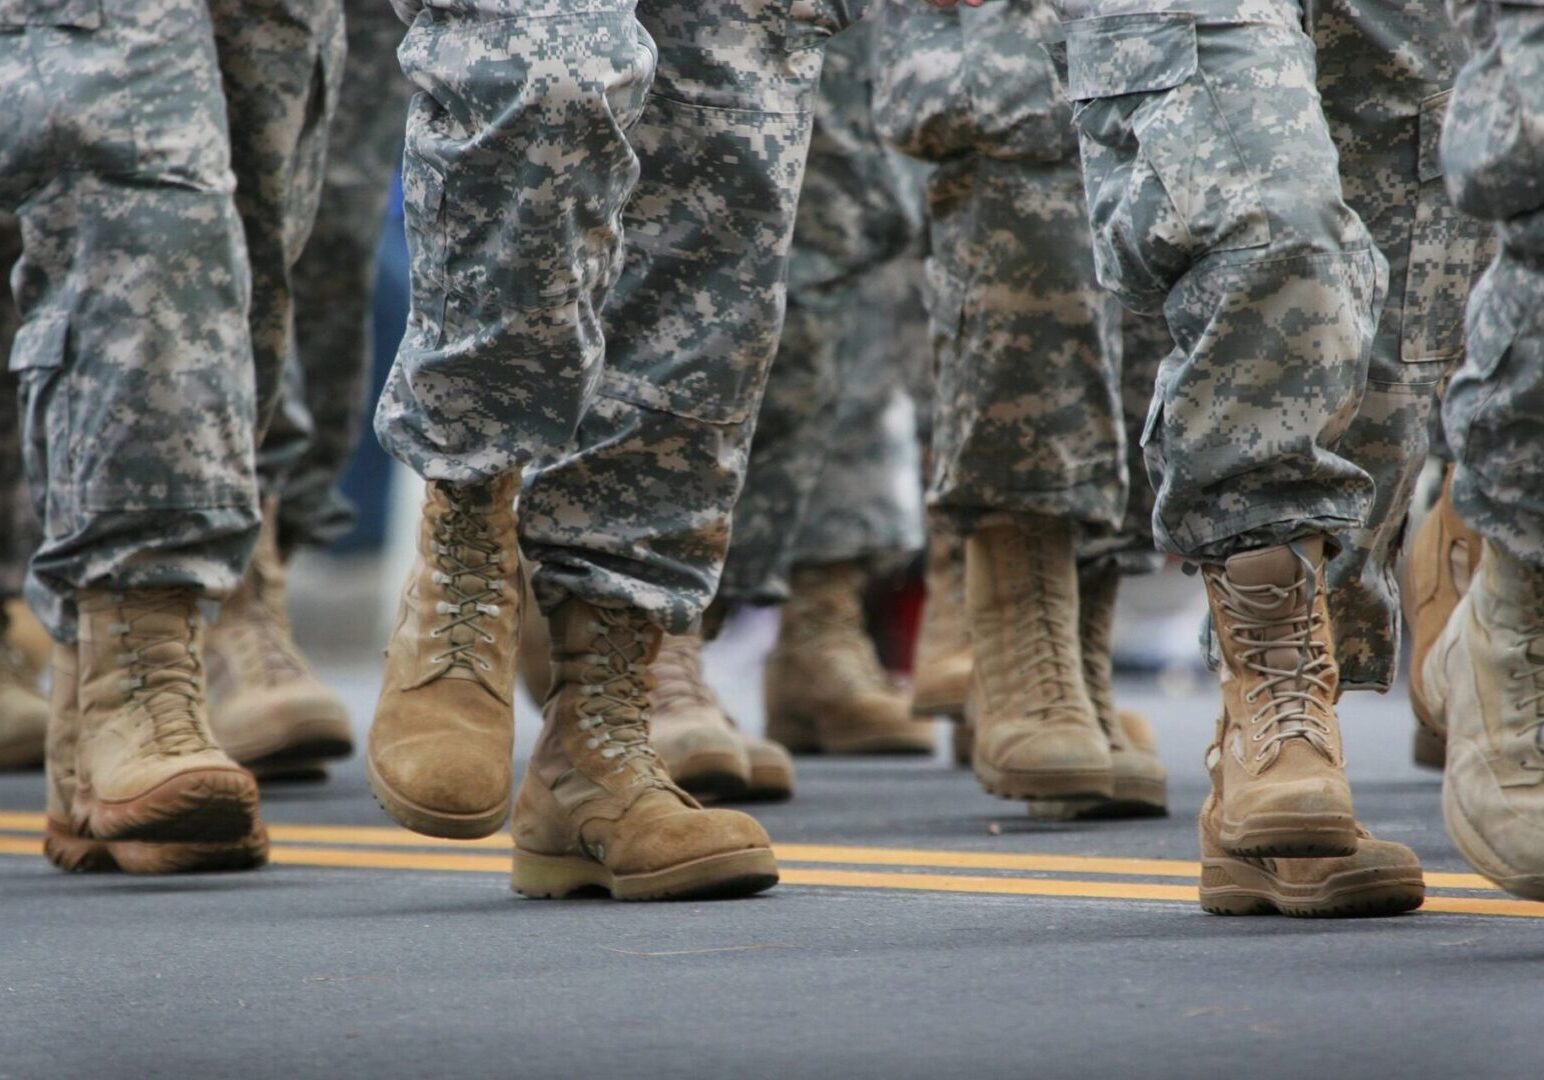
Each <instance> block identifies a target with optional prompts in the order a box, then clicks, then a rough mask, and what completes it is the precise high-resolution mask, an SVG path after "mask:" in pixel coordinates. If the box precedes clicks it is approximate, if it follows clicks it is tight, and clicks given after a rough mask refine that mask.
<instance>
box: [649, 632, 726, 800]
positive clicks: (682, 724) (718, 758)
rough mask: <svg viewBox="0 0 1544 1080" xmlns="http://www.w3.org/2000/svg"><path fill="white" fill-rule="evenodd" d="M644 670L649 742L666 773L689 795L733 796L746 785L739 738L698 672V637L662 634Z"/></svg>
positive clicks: (700, 666) (700, 646)
mask: <svg viewBox="0 0 1544 1080" xmlns="http://www.w3.org/2000/svg"><path fill="white" fill-rule="evenodd" d="M650 670H651V671H652V672H653V675H654V689H653V690H651V691H649V709H650V713H651V715H652V717H653V722H652V724H651V725H650V741H651V742H652V743H653V744H654V749H655V750H657V751H658V752H659V756H660V757H661V758H662V759H664V762H665V766H666V768H668V769H669V770H670V776H671V778H672V779H673V780H675V782H676V783H678V784H680V785H681V786H682V787H683V788H685V789H686V790H687V791H689V792H691V793H692V794H693V795H699V796H702V797H704V798H719V799H733V798H736V797H739V796H742V795H744V794H745V791H746V789H747V788H748V787H749V786H750V780H751V762H750V755H749V754H748V753H747V750H746V746H745V740H744V738H743V737H742V736H741V735H740V733H739V732H738V731H737V730H735V729H734V728H733V727H731V726H730V724H729V718H728V717H726V716H725V715H724V710H723V708H722V707H720V705H719V703H718V698H717V697H716V696H715V695H714V693H713V691H712V690H710V689H709V688H708V685H707V683H706V682H705V681H704V680H703V676H702V639H701V638H700V637H698V636H697V635H696V634H666V635H665V636H664V639H663V640H662V641H661V643H660V647H659V655H658V656H657V657H656V658H655V660H654V663H653V664H652V665H651V667H650Z"/></svg>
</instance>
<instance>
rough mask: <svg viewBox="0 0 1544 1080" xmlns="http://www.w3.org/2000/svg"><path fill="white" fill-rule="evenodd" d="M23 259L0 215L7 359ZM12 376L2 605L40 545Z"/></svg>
mask: <svg viewBox="0 0 1544 1080" xmlns="http://www.w3.org/2000/svg"><path fill="white" fill-rule="evenodd" d="M19 258H21V229H20V227H19V226H18V225H17V222H16V219H15V218H14V217H12V216H11V215H10V214H7V213H4V212H3V211H0V356H4V357H8V356H10V355H11V342H12V341H14V340H15V338H16V328H17V327H18V326H19V325H20V324H21V314H20V312H18V311H17V310H16V303H15V301H14V300H12V299H11V267H13V266H15V265H16V260H17V259H19ZM17 389H18V387H17V382H16V376H14V375H12V374H11V373H10V372H9V371H3V372H0V603H3V602H4V601H5V600H7V599H9V598H11V597H14V596H20V595H21V590H22V583H23V582H24V581H26V578H27V560H28V559H30V558H31V557H32V550H33V548H35V547H37V545H38V521H37V515H36V514H34V513H33V512H32V500H31V496H30V495H29V494H28V492H27V474H26V472H25V470H24V469H23V468H22V453H21V425H20V422H19V421H20V419H21V418H20V415H19V409H20V403H19V402H18V400H17V396H16V392H17Z"/></svg>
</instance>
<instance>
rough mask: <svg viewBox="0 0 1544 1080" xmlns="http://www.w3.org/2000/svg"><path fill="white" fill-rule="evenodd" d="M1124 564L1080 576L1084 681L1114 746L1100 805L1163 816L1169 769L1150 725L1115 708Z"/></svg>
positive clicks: (1111, 811)
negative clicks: (1108, 792) (1107, 794)
mask: <svg viewBox="0 0 1544 1080" xmlns="http://www.w3.org/2000/svg"><path fill="white" fill-rule="evenodd" d="M1119 589H1120V569H1119V568H1118V567H1117V566H1115V565H1114V564H1113V563H1108V564H1106V565H1104V566H1101V567H1098V568H1090V569H1088V570H1086V571H1085V572H1084V573H1083V574H1082V575H1081V576H1080V578H1079V590H1078V629H1079V633H1078V645H1079V648H1080V649H1081V651H1082V654H1083V685H1084V686H1085V687H1086V688H1087V690H1088V697H1089V700H1090V701H1092V702H1093V705H1094V714H1095V715H1096V716H1097V717H1098V718H1099V727H1100V728H1101V729H1102V730H1103V731H1104V735H1105V739H1106V740H1107V741H1108V743H1109V746H1110V776H1111V778H1112V779H1113V781H1114V794H1113V795H1112V796H1111V798H1110V801H1109V802H1107V803H1101V804H1099V806H1098V808H1097V811H1096V812H1097V813H1098V814H1099V815H1100V816H1101V817H1152V816H1157V817H1162V816H1163V815H1165V814H1167V813H1168V812H1169V795H1168V777H1169V774H1168V770H1167V769H1165V768H1164V767H1163V763H1162V762H1160V761H1159V760H1158V752H1157V745H1156V743H1155V741H1154V739H1153V729H1152V725H1150V724H1149V723H1148V722H1147V718H1146V717H1145V716H1143V715H1141V714H1140V713H1135V712H1132V711H1130V710H1128V709H1117V708H1116V707H1115V688H1114V636H1115V598H1116V594H1117V593H1118V591H1119Z"/></svg>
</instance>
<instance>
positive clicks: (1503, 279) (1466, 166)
mask: <svg viewBox="0 0 1544 1080" xmlns="http://www.w3.org/2000/svg"><path fill="white" fill-rule="evenodd" d="M1453 9H1454V12H1455V14H1456V15H1457V17H1458V22H1459V25H1460V26H1461V27H1462V28H1463V29H1464V30H1465V31H1466V33H1467V34H1468V36H1469V38H1470V41H1471V43H1472V45H1473V46H1474V52H1473V56H1472V58H1471V59H1470V60H1469V61H1468V62H1467V63H1466V64H1465V65H1464V68H1463V70H1462V72H1461V73H1460V74H1459V77H1458V83H1457V86H1456V88H1455V90H1454V96H1453V103H1452V107H1451V109H1450V111H1449V114H1448V120H1447V125H1446V128H1445V130H1444V132H1443V137H1442V160H1443V163H1444V164H1445V165H1446V167H1447V176H1448V185H1449V187H1450V189H1451V190H1452V192H1453V195H1454V201H1455V202H1456V203H1457V205H1458V207H1459V208H1460V209H1461V210H1463V211H1465V212H1467V213H1470V214H1473V215H1474V216H1475V217H1477V218H1480V219H1484V220H1487V221H1492V222H1495V223H1496V234H1497V238H1498V239H1499V241H1500V252H1499V254H1498V255H1497V257H1496V261H1495V262H1494V263H1493V264H1492V265H1491V267H1490V269H1489V270H1488V271H1487V272H1486V274H1485V276H1484V278H1482V279H1481V281H1480V283H1479V284H1478V285H1477V286H1476V287H1475V290H1474V295H1473V296H1472V298H1471V300H1470V304H1469V321H1468V333H1469V355H1468V357H1467V359H1466V361H1465V363H1464V366H1463V367H1462V368H1461V369H1460V370H1459V372H1458V374H1457V375H1455V376H1454V378H1453V382H1452V385H1451V386H1450V387H1449V389H1448V394H1447V400H1446V402H1445V404H1444V406H1443V419H1444V421H1445V424H1446V429H1447V433H1448V438H1449V440H1450V441H1451V444H1452V449H1453V453H1454V459H1455V462H1456V464H1457V469H1456V471H1455V472H1454V475H1453V504H1454V506H1455V508H1456V509H1457V510H1458V512H1459V514H1461V515H1462V516H1463V517H1464V519H1465V520H1467V521H1468V522H1469V523H1470V524H1471V525H1473V526H1474V527H1475V528H1476V529H1478V530H1479V531H1480V532H1481V533H1483V534H1484V535H1485V536H1486V537H1487V538H1489V539H1490V540H1491V541H1492V542H1493V543H1495V544H1498V545H1500V547H1501V549H1502V550H1503V551H1506V552H1507V553H1508V554H1510V555H1511V556H1513V557H1514V558H1517V559H1520V560H1522V561H1524V562H1527V563H1531V564H1532V565H1534V566H1538V567H1544V484H1541V478H1544V303H1541V302H1540V301H1541V300H1544V182H1541V180H1544V172H1541V168H1544V3H1541V2H1540V0H1505V2H1488V0H1487V2H1478V3H1475V2H1460V3H1455V4H1454V5H1453Z"/></svg>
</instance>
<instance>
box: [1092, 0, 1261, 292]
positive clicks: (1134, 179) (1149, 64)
mask: <svg viewBox="0 0 1544 1080" xmlns="http://www.w3.org/2000/svg"><path fill="white" fill-rule="evenodd" d="M1066 30H1067V64H1068V87H1067V91H1068V94H1069V96H1070V97H1071V98H1072V99H1073V102H1074V106H1073V117H1074V121H1075V122H1076V124H1077V127H1078V131H1079V134H1080V136H1081V137H1082V140H1083V164H1084V171H1085V184H1086V187H1087V190H1088V195H1089V216H1090V219H1091V223H1092V225H1093V230H1094V246H1095V256H1096V260H1097V263H1098V269H1099V278H1100V281H1101V282H1103V283H1104V284H1105V285H1106V286H1107V287H1108V288H1110V289H1112V290H1113V291H1115V292H1116V293H1117V294H1118V295H1119V296H1120V297H1121V299H1122V300H1124V301H1125V302H1126V303H1127V304H1128V306H1130V307H1133V308H1135V309H1136V310H1138V311H1144V312H1153V311H1156V310H1157V309H1158V308H1160V307H1161V306H1162V303H1163V301H1164V299H1165V298H1166V297H1167V295H1168V292H1169V289H1170V287H1171V286H1172V285H1173V283H1174V282H1175V281H1177V280H1178V279H1179V277H1180V276H1181V275H1182V274H1184V273H1185V272H1186V271H1187V270H1188V269H1189V268H1190V267H1191V265H1193V264H1194V263H1195V262H1196V261H1198V260H1199V259H1201V258H1202V257H1204V256H1206V255H1209V254H1212V253H1214V252H1219V251H1230V250H1236V249H1242V248H1254V247H1263V246H1265V245H1267V244H1269V243H1270V239H1271V233H1270V225H1269V222H1268V220H1267V218H1266V213H1265V206H1264V203H1263V202H1262V200H1261V198H1260V194H1259V191H1258V188H1257V186H1256V183H1255V180H1254V177H1253V176H1252V175H1251V172H1250V170H1249V168H1248V166H1247V165H1246V164H1245V162H1244V158H1243V155H1242V154H1241V153H1240V152H1239V149H1238V146H1237V143H1236V142H1235V141H1234V138H1233V132H1232V131H1231V129H1230V128H1229V126H1228V123H1227V120H1226V118H1225V117H1224V115H1223V111H1222V109H1221V107H1220V106H1219V104H1218V102H1217V100H1216V97H1215V95H1214V93H1213V91H1212V88H1211V85H1210V84H1209V82H1208V81H1207V79H1206V77H1205V73H1204V72H1203V71H1202V69H1201V65H1200V60H1199V51H1198V44H1197V37H1196V27H1195V23H1194V22H1193V19H1192V17H1191V16H1188V15H1183V14H1152V15H1119V16H1110V17H1106V18H1095V19H1084V20H1079V21H1077V22H1072V23H1069V24H1067V27H1066Z"/></svg>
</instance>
